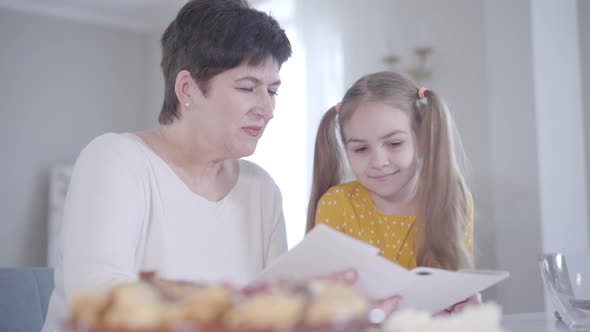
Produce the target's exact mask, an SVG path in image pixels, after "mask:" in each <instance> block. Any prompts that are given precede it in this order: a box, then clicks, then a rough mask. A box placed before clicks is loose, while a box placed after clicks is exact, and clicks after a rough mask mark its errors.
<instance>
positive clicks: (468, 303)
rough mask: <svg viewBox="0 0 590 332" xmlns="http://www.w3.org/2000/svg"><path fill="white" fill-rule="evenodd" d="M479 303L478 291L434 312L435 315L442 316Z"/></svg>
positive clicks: (479, 295)
mask: <svg viewBox="0 0 590 332" xmlns="http://www.w3.org/2000/svg"><path fill="white" fill-rule="evenodd" d="M480 304H481V294H479V293H477V294H473V295H471V296H470V297H468V298H466V299H465V300H463V301H461V302H457V303H455V304H453V305H452V306H450V307H448V308H446V309H445V310H443V311H441V312H439V313H437V314H435V316H444V315H450V314H455V313H459V312H461V311H463V309H465V308H466V307H469V306H472V305H480Z"/></svg>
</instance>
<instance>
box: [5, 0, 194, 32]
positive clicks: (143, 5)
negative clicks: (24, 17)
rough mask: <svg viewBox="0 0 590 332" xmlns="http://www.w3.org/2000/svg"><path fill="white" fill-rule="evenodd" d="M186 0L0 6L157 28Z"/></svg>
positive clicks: (36, 1)
mask: <svg viewBox="0 0 590 332" xmlns="http://www.w3.org/2000/svg"><path fill="white" fill-rule="evenodd" d="M186 1H187V0H0V8H8V9H13V10H18V11H25V12H31V13H36V14H40V15H47V16H54V17H60V18H67V19H74V20H78V21H88V22H93V23H101V24H107V25H114V26H120V27H126V28H130V29H135V30H146V31H150V30H156V29H161V28H162V27H163V26H165V24H167V23H169V22H170V20H171V19H172V18H173V17H174V15H175V14H176V12H178V10H179V9H180V7H181V6H182V5H183V4H184V3H186Z"/></svg>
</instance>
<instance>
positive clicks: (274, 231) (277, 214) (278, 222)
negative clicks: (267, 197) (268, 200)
mask: <svg viewBox="0 0 590 332" xmlns="http://www.w3.org/2000/svg"><path fill="white" fill-rule="evenodd" d="M272 202H273V205H272V227H271V231H270V240H269V241H268V248H267V250H266V257H265V261H264V267H267V266H268V265H269V264H270V263H272V262H273V261H274V260H275V259H276V258H277V257H279V256H280V255H282V254H284V253H285V252H287V230H286V226H285V216H284V214H283V199H282V196H281V191H280V189H279V188H278V186H277V185H276V184H275V183H274V182H273V183H272Z"/></svg>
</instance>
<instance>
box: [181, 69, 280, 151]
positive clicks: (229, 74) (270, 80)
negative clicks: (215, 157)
mask: <svg viewBox="0 0 590 332" xmlns="http://www.w3.org/2000/svg"><path fill="white" fill-rule="evenodd" d="M280 84H281V82H280V79H279V67H278V65H277V63H276V62H275V61H274V59H273V58H272V57H269V58H267V60H266V61H264V62H263V63H261V64H260V65H259V66H257V67H251V66H248V65H247V64H242V65H240V66H239V67H236V68H233V69H230V70H227V71H225V72H222V73H221V74H218V75H216V76H214V77H213V78H212V79H211V80H210V81H209V88H208V90H207V93H206V94H205V95H198V94H196V97H195V98H193V99H194V100H193V101H192V102H191V104H194V105H195V106H194V109H195V112H194V113H195V114H194V115H191V116H190V118H191V121H192V123H191V126H192V128H194V132H195V135H197V137H198V140H199V141H200V142H208V146H209V148H213V149H215V150H216V151H215V152H216V153H221V154H222V155H223V156H224V157H227V158H240V157H245V156H249V155H251V154H252V153H254V150H255V149H256V145H257V144H258V140H259V139H260V137H261V136H262V134H263V133H264V129H265V128H266V125H267V124H268V122H269V121H270V119H272V117H273V111H274V108H275V96H276V93H277V90H278V88H279V86H280Z"/></svg>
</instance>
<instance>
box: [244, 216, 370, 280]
mask: <svg viewBox="0 0 590 332" xmlns="http://www.w3.org/2000/svg"><path fill="white" fill-rule="evenodd" d="M378 252H379V249H377V248H375V247H373V246H371V245H369V244H366V243H364V242H362V241H359V240H357V239H354V238H352V237H349V236H348V235H346V234H343V233H341V232H338V231H336V230H333V229H331V228H330V227H328V226H325V225H318V226H316V227H314V229H313V230H312V231H311V232H309V233H308V234H307V235H306V236H305V238H304V239H303V240H302V241H301V242H300V243H299V244H298V245H296V246H295V247H294V248H292V249H291V250H290V251H288V252H287V253H285V254H283V255H282V256H280V257H279V258H277V260H276V261H275V262H273V263H272V264H271V265H270V266H269V267H267V268H266V269H265V270H264V271H262V273H261V274H260V275H259V276H258V277H257V278H256V280H255V281H254V282H258V281H264V280H270V279H273V278H280V277H287V278H295V279H299V280H301V279H307V278H313V277H318V276H325V275H328V274H332V273H336V272H340V271H344V270H347V269H350V268H356V267H357V264H358V263H359V262H362V261H363V260H365V259H367V258H369V257H375V256H376V255H377V253H378Z"/></svg>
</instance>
